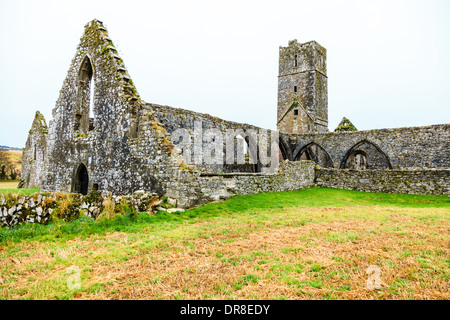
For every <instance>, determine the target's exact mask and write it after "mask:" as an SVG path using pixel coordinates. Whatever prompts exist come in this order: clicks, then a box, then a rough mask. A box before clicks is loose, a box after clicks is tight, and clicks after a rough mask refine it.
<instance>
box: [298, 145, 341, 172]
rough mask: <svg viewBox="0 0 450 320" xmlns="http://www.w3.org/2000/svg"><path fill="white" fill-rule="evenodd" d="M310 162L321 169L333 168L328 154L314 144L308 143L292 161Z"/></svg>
mask: <svg viewBox="0 0 450 320" xmlns="http://www.w3.org/2000/svg"><path fill="white" fill-rule="evenodd" d="M301 160H312V161H314V162H315V163H317V164H318V165H320V166H321V167H324V168H333V160H332V159H331V157H330V155H329V154H328V152H327V151H326V150H325V149H324V148H323V147H322V146H320V145H319V144H317V143H315V142H311V143H308V144H307V145H306V146H304V147H303V148H301V149H300V151H299V152H298V153H297V154H296V155H295V157H294V161H301Z"/></svg>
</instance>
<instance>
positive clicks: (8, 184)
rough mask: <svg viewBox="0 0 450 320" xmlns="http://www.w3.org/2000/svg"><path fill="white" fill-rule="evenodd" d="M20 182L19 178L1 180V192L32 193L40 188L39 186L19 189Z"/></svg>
mask: <svg viewBox="0 0 450 320" xmlns="http://www.w3.org/2000/svg"><path fill="white" fill-rule="evenodd" d="M18 184H19V180H8V181H0V193H19V194H32V193H35V192H39V190H40V189H39V188H30V189H18V188H17V185H18Z"/></svg>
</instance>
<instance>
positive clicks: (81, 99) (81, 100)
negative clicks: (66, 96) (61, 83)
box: [74, 56, 95, 133]
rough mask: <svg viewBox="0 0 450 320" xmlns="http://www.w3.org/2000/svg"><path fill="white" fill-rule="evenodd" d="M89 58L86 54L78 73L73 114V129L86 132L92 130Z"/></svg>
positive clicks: (92, 103)
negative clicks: (75, 106)
mask: <svg viewBox="0 0 450 320" xmlns="http://www.w3.org/2000/svg"><path fill="white" fill-rule="evenodd" d="M94 78H95V77H94V68H93V66H92V63H91V60H90V59H89V57H88V56H86V57H85V58H84V60H83V62H82V63H81V66H80V70H79V73H78V87H77V108H76V111H75V115H74V131H75V132H83V133H88V132H89V131H92V130H94V119H95V80H94Z"/></svg>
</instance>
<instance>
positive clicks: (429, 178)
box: [315, 169, 450, 195]
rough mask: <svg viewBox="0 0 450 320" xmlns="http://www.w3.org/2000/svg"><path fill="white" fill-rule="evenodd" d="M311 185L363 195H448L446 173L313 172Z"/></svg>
mask: <svg viewBox="0 0 450 320" xmlns="http://www.w3.org/2000/svg"><path fill="white" fill-rule="evenodd" d="M315 184H316V185H317V186H320V187H329V188H337V189H349V190H358V191H367V192H389V193H410V194H436V195H439V194H447V195H448V194H450V169H420V170H361V171H358V170H347V169H344V170H342V169H341V170H338V169H316V176H315Z"/></svg>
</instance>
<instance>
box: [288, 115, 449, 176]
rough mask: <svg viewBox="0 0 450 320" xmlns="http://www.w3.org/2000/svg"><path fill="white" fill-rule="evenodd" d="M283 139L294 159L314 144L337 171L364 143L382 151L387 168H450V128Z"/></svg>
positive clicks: (301, 136)
mask: <svg viewBox="0 0 450 320" xmlns="http://www.w3.org/2000/svg"><path fill="white" fill-rule="evenodd" d="M281 137H282V139H283V140H284V141H286V143H287V144H288V145H289V147H290V154H291V157H292V159H295V158H296V157H298V156H299V155H300V154H301V153H302V152H303V151H304V149H305V147H307V146H308V145H309V144H311V143H315V144H317V145H319V146H321V147H322V148H323V150H325V151H326V152H327V153H328V155H329V156H330V158H331V160H332V163H333V166H334V167H335V168H345V163H346V160H347V159H348V157H349V155H350V154H351V153H352V151H355V150H357V149H358V145H360V144H361V143H364V144H365V145H366V146H367V145H371V146H373V147H375V149H377V150H378V151H379V152H378V155H379V156H380V157H379V158H378V160H380V159H381V158H383V157H384V156H386V157H387V159H388V162H389V164H390V165H389V166H387V167H388V168H389V167H390V168H393V169H405V168H448V167H450V125H448V124H441V125H432V126H424V127H404V128H395V129H377V130H367V131H355V132H332V133H331V132H330V133H320V134H299V135H293V134H291V135H281ZM372 150H374V148H372ZM370 160H371V159H369V162H370ZM384 168H386V166H385V167H384ZM384 168H383V169H384ZM375 169H380V167H379V166H378V167H375Z"/></svg>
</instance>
